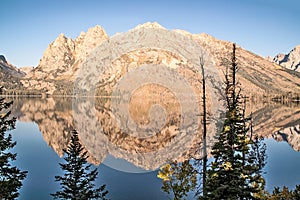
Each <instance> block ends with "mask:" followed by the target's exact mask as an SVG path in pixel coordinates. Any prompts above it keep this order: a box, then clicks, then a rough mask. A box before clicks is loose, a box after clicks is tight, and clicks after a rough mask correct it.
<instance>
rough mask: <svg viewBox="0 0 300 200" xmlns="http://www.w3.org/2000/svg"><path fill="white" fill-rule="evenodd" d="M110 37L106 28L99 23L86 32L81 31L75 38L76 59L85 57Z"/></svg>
mask: <svg viewBox="0 0 300 200" xmlns="http://www.w3.org/2000/svg"><path fill="white" fill-rule="evenodd" d="M108 38H109V36H108V35H107V34H106V32H105V30H104V29H103V28H102V27H101V26H99V25H97V26H95V27H93V28H89V29H88V31H87V32H86V33H84V32H81V33H80V35H79V36H78V37H77V38H76V39H75V51H74V55H75V57H76V60H79V59H83V58H85V57H86V56H87V55H88V54H89V53H90V52H91V51H92V50H93V49H94V48H95V47H96V46H98V45H99V44H101V43H102V42H103V41H104V40H108Z"/></svg>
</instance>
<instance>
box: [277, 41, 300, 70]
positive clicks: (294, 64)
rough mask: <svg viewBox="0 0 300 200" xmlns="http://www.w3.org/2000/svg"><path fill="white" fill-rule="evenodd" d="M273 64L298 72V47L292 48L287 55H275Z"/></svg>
mask: <svg viewBox="0 0 300 200" xmlns="http://www.w3.org/2000/svg"><path fill="white" fill-rule="evenodd" d="M273 62H275V63H277V64H279V65H280V66H283V67H285V68H287V69H290V70H293V71H298V72H300V45H298V46H296V47H295V48H293V49H292V50H291V51H290V52H289V53H288V54H283V53H280V54H277V55H276V56H275V57H274V58H273Z"/></svg>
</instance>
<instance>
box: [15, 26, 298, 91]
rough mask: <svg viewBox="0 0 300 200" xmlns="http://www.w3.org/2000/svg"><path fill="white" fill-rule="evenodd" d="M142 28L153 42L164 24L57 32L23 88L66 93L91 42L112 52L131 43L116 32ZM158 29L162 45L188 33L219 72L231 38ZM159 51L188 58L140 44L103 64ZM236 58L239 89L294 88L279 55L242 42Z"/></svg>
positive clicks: (148, 59)
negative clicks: (270, 56) (275, 58)
mask: <svg viewBox="0 0 300 200" xmlns="http://www.w3.org/2000/svg"><path fill="white" fill-rule="evenodd" d="M145 30H147V34H148V35H149V34H150V35H152V36H153V37H152V40H154V42H153V44H155V38H156V36H157V34H158V32H159V30H166V29H165V28H163V27H162V26H160V25H159V24H157V23H145V24H143V25H139V26H137V27H136V28H134V29H132V30H129V31H128V32H126V33H118V34H116V35H115V36H112V37H109V36H108V35H107V34H106V33H105V31H104V29H103V28H101V27H100V26H96V27H94V28H90V29H89V30H88V31H87V32H86V33H84V32H82V33H81V34H80V35H79V36H78V37H77V38H75V39H74V40H73V39H71V38H67V37H66V36H65V35H64V34H60V35H59V36H58V37H57V38H56V39H55V41H54V42H53V43H51V44H50V45H49V46H48V48H47V49H46V51H45V52H44V55H43V57H42V58H41V60H40V63H39V65H38V66H37V67H35V68H34V69H33V70H32V71H30V72H29V73H28V74H27V75H26V76H25V77H24V78H22V81H21V82H22V84H23V86H24V87H25V88H26V89H27V90H29V91H30V90H38V91H40V92H42V93H45V94H49V95H53V94H54V95H55V94H60V95H61V94H72V92H73V91H72V90H73V85H74V81H75V79H76V76H77V75H78V68H79V67H80V66H81V65H82V63H83V62H84V60H85V58H87V56H88V55H89V54H90V53H91V52H93V50H95V49H96V47H99V46H101V45H104V46H105V45H109V43H110V42H111V41H113V42H114V44H115V46H114V48H115V49H110V50H111V51H112V52H113V51H116V49H118V48H120V47H121V48H122V46H123V47H124V46H133V44H130V42H127V41H122V40H121V38H122V37H119V36H120V35H121V36H122V35H128V34H129V35H131V36H132V37H135V36H145V37H147V35H145ZM164 33H168V35H169V36H170V37H171V38H172V39H170V38H166V40H165V41H157V43H158V42H160V43H162V42H165V43H166V45H169V46H170V47H171V48H173V49H176V48H179V47H178V46H176V44H175V43H176V42H174V41H176V40H178V39H180V38H181V37H186V38H188V39H191V40H193V41H194V42H196V43H197V44H199V45H200V46H202V48H203V49H204V50H205V51H206V52H208V53H209V54H210V56H211V57H212V58H213V61H214V66H215V68H216V69H217V70H218V72H219V74H220V76H223V72H224V70H225V66H226V65H227V64H228V60H230V57H231V51H232V43H231V42H228V41H222V40H218V39H216V38H214V37H213V36H210V35H208V34H204V33H202V34H191V33H188V32H186V31H183V30H166V31H165V32H164ZM143 34H144V35H143ZM128 37H129V36H128ZM117 38H120V40H119V41H118V39H117ZM168 39H169V40H168ZM118 44H119V45H118ZM188 45H189V44H188V43H184V40H183V43H182V44H180V46H183V47H186V48H187V49H188V48H189V47H188ZM294 52H298V50H297V48H296V49H295V50H294V51H293V52H292V53H290V54H289V55H290V56H289V57H291V58H292V55H294V54H295V53H294ZM193 53H199V55H200V53H201V52H193ZM161 56H164V57H166V59H167V60H169V62H168V63H165V64H166V65H167V66H169V67H172V66H171V65H173V66H176V65H177V66H179V65H182V64H184V63H182V62H181V61H184V62H186V63H188V61H189V60H188V59H187V58H184V56H182V55H180V54H176V53H175V54H174V53H170V52H168V51H164V50H163V49H157V48H156V49H155V48H153V49H143V47H140V48H139V49H136V50H135V51H131V52H126V53H124V54H123V55H121V56H120V58H116V59H115V60H114V62H112V63H109V65H111V67H112V68H114V69H117V68H118V65H119V64H122V65H124V67H125V69H128V67H129V68H130V66H132V65H136V66H139V65H140V64H141V63H147V64H149V63H153V64H155V63H157V62H156V61H159V60H160V59H161V58H160V57H161ZM237 59H238V60H237V62H238V64H239V66H240V70H239V72H238V73H239V74H238V75H239V81H240V82H241V84H242V87H243V90H244V91H245V93H247V94H253V95H256V96H257V95H261V96H281V95H286V94H291V93H292V94H300V75H299V73H292V72H291V71H290V70H288V69H286V67H282V66H283V65H284V63H283V61H280V63H279V62H277V63H274V62H270V61H268V60H267V59H265V58H263V57H260V56H258V55H256V54H254V53H252V52H249V51H247V50H245V49H243V48H242V47H238V48H237ZM170 60H172V61H170ZM285 60H286V59H285ZM162 62H164V61H162ZM176 62H177V64H176ZM279 64H280V65H282V66H280V65H279ZM186 66H188V64H186ZM298 66H299V64H296V63H294V64H293V65H292V68H293V69H298ZM113 71H115V70H113V69H112V71H111V72H113ZM122 73H123V72H122ZM125 73H126V71H125V72H124V73H123V74H119V77H117V75H115V74H112V73H106V75H105V76H107V77H103V78H104V79H105V80H109V81H110V83H112V82H117V81H118V79H120V78H121V77H122V76H123V75H124V74H125ZM110 86H111V85H110ZM110 86H109V87H110Z"/></svg>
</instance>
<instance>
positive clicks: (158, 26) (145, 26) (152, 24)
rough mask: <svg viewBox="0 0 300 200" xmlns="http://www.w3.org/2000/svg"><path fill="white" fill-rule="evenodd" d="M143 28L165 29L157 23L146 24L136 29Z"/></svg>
mask: <svg viewBox="0 0 300 200" xmlns="http://www.w3.org/2000/svg"><path fill="white" fill-rule="evenodd" d="M141 28H159V29H165V28H164V27H163V26H162V25H160V24H159V23H157V22H146V23H144V24H139V25H137V26H136V27H135V28H134V29H141Z"/></svg>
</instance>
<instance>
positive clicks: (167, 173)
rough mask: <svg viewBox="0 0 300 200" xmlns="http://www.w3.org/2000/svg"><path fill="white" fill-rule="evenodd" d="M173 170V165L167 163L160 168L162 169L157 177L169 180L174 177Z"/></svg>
mask: <svg viewBox="0 0 300 200" xmlns="http://www.w3.org/2000/svg"><path fill="white" fill-rule="evenodd" d="M172 174H173V171H172V170H171V165H170V164H166V165H165V166H162V167H161V168H160V171H159V172H158V174H157V178H160V179H162V180H163V181H169V180H170V179H171V177H172Z"/></svg>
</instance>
